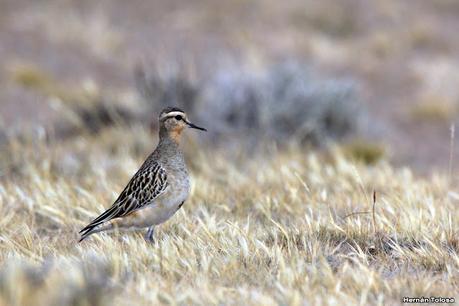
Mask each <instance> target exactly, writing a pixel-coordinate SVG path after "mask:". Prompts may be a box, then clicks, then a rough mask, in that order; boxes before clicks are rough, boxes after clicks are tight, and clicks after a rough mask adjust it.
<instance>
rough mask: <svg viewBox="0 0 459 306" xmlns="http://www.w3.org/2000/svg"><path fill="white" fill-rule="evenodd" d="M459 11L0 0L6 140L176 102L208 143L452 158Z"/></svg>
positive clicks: (91, 126) (70, 130) (93, 126)
mask: <svg viewBox="0 0 459 306" xmlns="http://www.w3.org/2000/svg"><path fill="white" fill-rule="evenodd" d="M458 13H459V3H457V1H453V0H433V1H416V3H413V2H412V1H396V0H389V1H371V2H370V1H362V0H345V1H336V0H325V1H320V2H319V1H312V0H310V1H296V0H292V1H282V2H279V1H218V2H214V1H206V0H204V1H175V0H174V1H141V0H135V1H129V2H126V1H121V0H117V1H85V0H83V1H57V0H56V1H53V0H50V1H26V0H18V1H8V0H7V1H2V2H1V3H0V28H1V31H0V62H1V67H2V68H1V70H0V126H1V132H0V141H1V142H2V143H5V142H7V141H8V139H11V137H16V136H18V135H22V136H24V135H29V136H30V137H32V138H34V137H38V136H39V135H41V136H40V137H45V138H46V139H48V140H50V141H59V140H62V139H67V138H69V137H75V136H78V135H81V134H82V133H88V132H90V133H98V132H100V131H101V129H104V127H106V126H108V125H113V124H125V125H130V126H133V125H134V126H137V125H143V126H146V127H148V126H149V125H150V124H151V123H153V125H154V121H155V119H156V116H157V113H158V112H159V110H160V109H161V108H162V107H163V106H164V105H178V106H181V107H183V108H184V109H186V110H187V111H188V112H190V114H191V117H192V118H195V121H197V122H200V123H201V124H203V125H206V126H207V127H208V129H209V130H210V131H211V133H210V136H211V137H209V136H206V137H205V139H204V137H202V139H200V141H204V142H207V143H212V144H222V143H226V144H228V143H232V142H233V141H234V140H235V139H236V140H237V141H240V145H239V147H244V146H247V147H250V148H253V147H254V146H253V145H252V144H253V142H254V141H257V142H260V141H261V140H269V141H272V142H275V143H277V144H286V143H287V144H288V143H290V142H296V143H302V144H312V145H323V144H327V143H329V141H330V140H336V139H345V140H346V141H347V142H346V150H347V151H348V152H350V154H351V155H355V156H357V157H358V158H360V157H362V156H363V158H364V159H365V160H367V161H371V162H373V161H375V160H378V159H379V158H381V157H387V158H389V159H390V160H392V162H393V163H395V164H396V165H409V166H412V167H413V168H414V169H416V170H417V171H418V172H419V173H430V172H431V171H432V170H447V168H448V167H449V157H450V151H451V144H450V143H451V141H450V127H451V125H452V124H454V123H455V122H456V121H457V118H458V106H459V89H458V88H459V87H458V86H457V84H458V81H459V72H458V71H459V70H458V69H457V68H458V67H459V62H458V60H457V58H458V52H459V48H458V44H459V39H457V38H456V37H457V35H455V33H456V32H457V29H458V28H459V19H458V18H456V17H457V14H458ZM244 141H246V143H245V144H243V142H244ZM232 147H234V146H232ZM454 152H459V150H454ZM454 154H455V155H454V156H453V157H454V159H457V158H456V157H457V153H454Z"/></svg>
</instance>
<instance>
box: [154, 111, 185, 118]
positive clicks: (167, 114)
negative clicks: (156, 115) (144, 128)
mask: <svg viewBox="0 0 459 306" xmlns="http://www.w3.org/2000/svg"><path fill="white" fill-rule="evenodd" d="M178 115H180V116H185V114H184V113H183V112H178V111H177V112H170V113H166V114H164V115H162V116H161V118H160V119H163V118H166V117H175V116H178Z"/></svg>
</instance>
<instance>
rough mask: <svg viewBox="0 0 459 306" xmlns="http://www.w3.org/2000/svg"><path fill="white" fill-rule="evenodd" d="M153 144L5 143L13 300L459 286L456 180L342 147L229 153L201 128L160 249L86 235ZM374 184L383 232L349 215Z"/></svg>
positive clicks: (160, 234)
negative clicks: (181, 200)
mask: <svg viewBox="0 0 459 306" xmlns="http://www.w3.org/2000/svg"><path fill="white" fill-rule="evenodd" d="M120 138H123V139H125V141H124V142H122V143H121V142H119V141H118V140H119V139H120ZM150 138H151V137H150V135H149V134H148V133H147V132H146V131H145V130H144V129H142V128H136V127H132V128H129V129H119V128H110V129H106V130H104V131H103V132H102V133H101V134H100V135H98V136H89V135H87V136H81V137H79V138H76V139H74V140H71V141H67V142H64V143H60V144H54V145H47V144H46V143H44V142H43V141H39V140H35V141H28V140H26V139H23V140H21V141H19V140H17V141H13V142H11V144H10V145H8V147H5V148H4V150H3V151H2V155H1V157H2V159H1V160H0V162H1V164H0V169H1V176H0V213H1V215H2V216H3V218H2V219H1V228H2V231H1V233H0V249H1V251H0V257H1V262H2V267H1V269H0V305H31V304H33V305H69V304H71V305H97V304H99V305H104V304H111V303H113V302H114V303H116V304H119V305H128V304H132V303H133V302H134V303H135V304H140V305H152V304H153V305H157V304H182V305H188V304H200V305H209V304H211V305H217V304H220V305H222V304H223V305H240V304H242V303H245V304H246V305H271V304H284V305H287V304H288V305H302V304H305V303H310V304H313V305H314V304H340V305H355V304H362V305H376V304H378V305H383V304H394V303H399V302H400V299H401V297H402V296H431V295H434V296H454V293H455V292H458V285H459V278H458V275H459V274H458V269H459V256H458V252H459V241H458V237H457V234H458V233H457V228H458V226H459V224H458V220H459V216H458V212H457V210H456V209H455V208H456V206H457V205H458V201H459V195H458V194H457V193H455V192H454V191H453V190H449V189H448V188H449V187H448V182H447V180H446V179H445V178H444V177H441V176H436V177H433V178H432V179H429V180H424V179H418V178H415V177H413V175H412V174H411V172H410V171H409V170H408V169H399V170H396V169H394V168H392V167H391V166H390V165H389V164H387V163H385V162H383V161H382V162H379V163H377V164H376V165H375V166H371V167H369V166H365V165H363V164H353V163H351V162H349V161H348V160H346V159H345V158H344V154H342V153H341V152H340V150H339V149H333V150H332V153H331V154H327V155H326V156H322V155H320V154H319V153H316V152H310V151H305V150H302V149H300V148H294V147H293V148H290V149H286V150H284V151H282V152H280V151H277V150H276V149H273V148H271V149H270V151H269V154H268V157H265V158H254V157H255V156H252V157H250V156H244V155H243V154H241V155H240V157H237V158H234V160H229V159H228V158H225V157H224V156H226V154H224V153H223V152H220V151H219V150H211V149H206V148H199V147H198V143H197V142H196V140H195V139H192V138H188V139H187V141H186V143H185V145H186V147H187V149H188V150H189V151H188V160H189V161H190V167H191V169H192V174H193V177H194V187H193V190H192V196H191V199H190V200H189V201H188V202H187V203H186V205H185V206H184V209H182V210H181V211H180V212H179V213H178V214H177V215H176V216H174V218H172V220H170V221H169V222H167V223H166V224H164V225H163V226H161V227H160V228H159V230H158V231H157V236H156V237H157V241H156V242H155V244H154V245H151V244H148V243H145V241H144V240H143V237H142V235H141V233H125V234H118V235H106V234H102V235H96V236H93V237H91V238H90V239H88V240H87V241H85V242H84V243H81V244H77V242H76V241H77V232H78V230H79V229H80V228H81V227H82V226H83V225H84V224H85V223H87V222H88V221H89V220H90V219H91V218H92V217H94V216H95V215H96V214H97V213H99V212H101V211H102V210H103V208H104V207H107V206H108V205H109V204H110V202H111V201H112V200H113V199H114V198H115V196H116V194H117V192H119V191H120V190H121V188H122V187H123V185H124V184H125V183H126V182H127V180H128V179H129V177H130V176H131V175H132V173H133V172H134V171H135V170H136V168H137V166H138V165H139V163H140V162H141V161H142V158H143V157H144V156H145V154H147V152H148V151H149V149H150V148H151V147H152V146H153V140H152V139H150ZM265 156H266V155H265ZM209 161H212V162H209ZM373 190H377V195H378V197H377V203H376V211H375V212H376V213H375V222H376V228H375V227H374V226H373V224H372V222H373V221H372V215H371V214H354V215H351V216H349V217H345V216H347V215H349V214H351V213H353V212H362V211H371V206H372V203H371V194H372V191H373ZM456 298H457V296H456Z"/></svg>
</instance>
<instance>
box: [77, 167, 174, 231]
mask: <svg viewBox="0 0 459 306" xmlns="http://www.w3.org/2000/svg"><path fill="white" fill-rule="evenodd" d="M167 187H168V183H167V174H166V171H165V170H164V168H163V167H161V165H160V164H158V163H151V164H149V165H147V166H143V167H141V168H140V169H139V171H137V173H136V174H135V175H134V176H133V177H132V179H131V180H130V181H129V183H128V184H127V186H126V187H125V188H124V190H123V191H122V192H121V194H120V195H119V197H118V199H117V200H116V201H115V203H113V205H112V207H110V208H109V209H107V210H106V211H105V212H104V213H102V214H101V215H100V216H98V217H97V218H96V219H94V220H93V221H92V222H91V223H90V224H89V225H88V226H86V227H85V228H83V229H82V230H81V231H80V232H84V231H85V230H87V229H90V228H93V227H95V226H97V225H99V224H102V223H104V222H107V221H109V220H111V219H114V218H119V217H123V216H126V215H128V214H130V213H131V212H133V211H135V210H137V209H140V208H142V207H144V206H145V205H148V204H149V203H151V202H153V201H154V200H155V199H156V198H157V197H158V196H160V195H161V194H162V193H163V192H164V191H166V189H167Z"/></svg>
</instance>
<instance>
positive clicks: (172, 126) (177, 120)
mask: <svg viewBox="0 0 459 306" xmlns="http://www.w3.org/2000/svg"><path fill="white" fill-rule="evenodd" d="M187 127H189V128H192V129H197V130H201V131H207V130H206V129H205V128H202V127H199V126H197V125H195V124H193V123H191V122H190V121H189V120H188V117H187V115H186V113H185V112H184V111H183V110H181V109H179V108H177V107H167V108H165V109H163V111H162V112H161V114H160V115H159V136H160V137H164V136H169V137H171V138H172V139H174V140H175V141H177V142H178V141H179V140H180V135H181V133H182V132H183V130H184V129H185V128H187Z"/></svg>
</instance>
